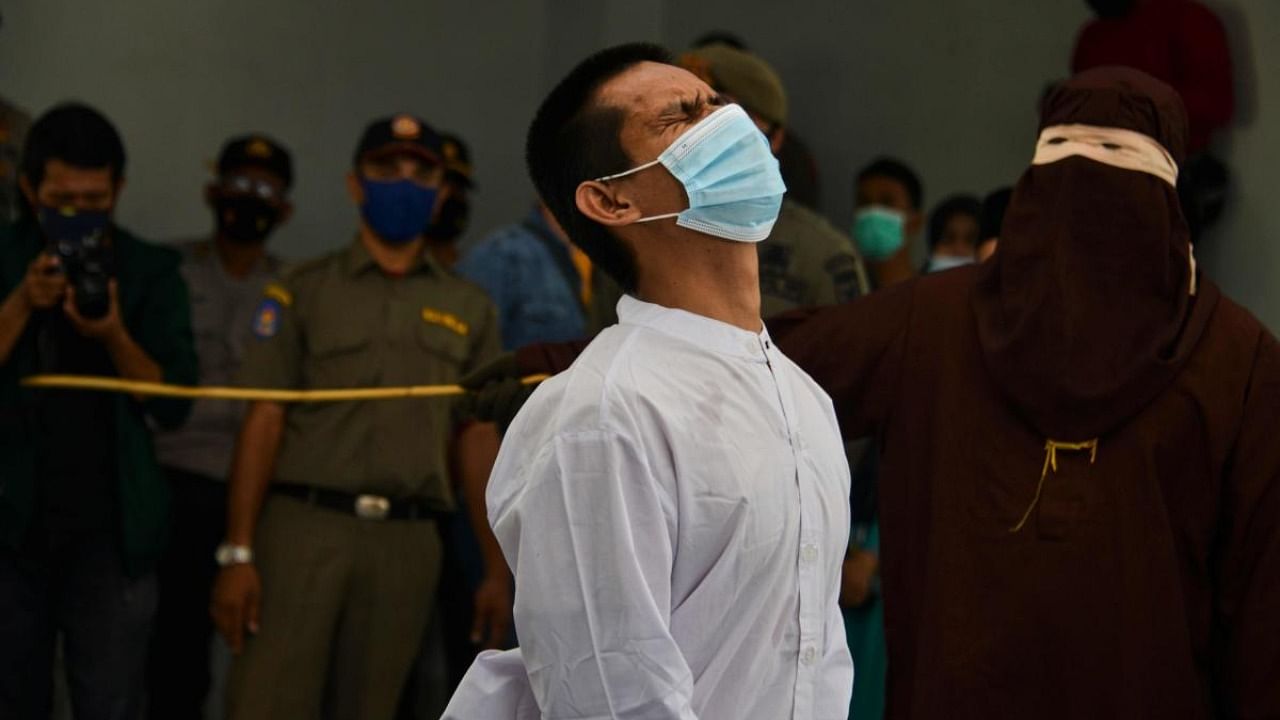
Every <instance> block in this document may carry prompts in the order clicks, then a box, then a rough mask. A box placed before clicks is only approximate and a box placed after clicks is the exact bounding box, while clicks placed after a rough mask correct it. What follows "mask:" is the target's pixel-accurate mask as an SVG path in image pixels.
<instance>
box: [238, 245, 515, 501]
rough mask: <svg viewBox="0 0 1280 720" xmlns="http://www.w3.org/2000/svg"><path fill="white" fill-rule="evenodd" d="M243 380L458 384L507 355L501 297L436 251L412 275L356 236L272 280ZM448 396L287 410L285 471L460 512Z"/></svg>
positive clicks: (287, 478)
mask: <svg viewBox="0 0 1280 720" xmlns="http://www.w3.org/2000/svg"><path fill="white" fill-rule="evenodd" d="M253 332H254V336H255V342H253V343H252V344H251V345H250V347H249V350H248V353H247V354H246V357H245V362H244V365H243V366H242V368H241V371H240V375H239V379H240V383H241V384H242V385H245V386H252V387H265V388H289V389H292V388H298V389H304V388H315V389H328V388H363V387H385V386H400V385H439V384H451V383H454V382H456V381H457V380H458V378H459V377H460V376H461V375H462V374H464V373H466V372H468V371H469V370H471V369H473V368H475V367H476V366H478V365H480V364H482V363H484V362H485V361H487V360H488V359H490V358H491V357H493V356H494V355H496V354H497V353H498V352H499V349H500V342H501V341H500V337H499V334H498V327H497V315H496V312H495V310H494V307H493V304H492V303H491V302H490V301H489V299H488V297H487V296H486V295H485V294H484V292H483V291H481V290H480V288H479V287H477V286H475V285H472V284H471V283H469V282H467V281H465V280H462V279H461V278H459V277H457V276H455V275H453V274H452V273H451V272H449V271H448V270H445V269H444V268H443V267H442V266H440V265H439V264H438V263H437V262H436V261H435V260H433V259H432V258H431V257H430V255H429V253H424V256H423V259H422V262H421V264H419V265H418V266H417V267H416V268H415V269H414V270H412V271H411V272H409V273H408V274H406V275H405V276H403V277H390V276H388V275H386V274H385V273H383V272H382V271H381V270H380V269H379V268H378V266H377V264H376V263H375V262H374V260H373V258H372V257H371V256H370V255H369V253H368V251H367V250H365V248H364V247H363V246H362V245H361V244H360V243H359V241H356V242H355V243H354V244H352V245H351V246H349V247H348V248H346V249H345V250H340V251H336V252H334V253H331V254H329V255H327V256H325V257H322V258H319V259H316V260H313V261H311V262H307V263H303V264H302V265H300V266H298V267H297V268H296V269H294V270H292V271H290V272H288V273H286V274H285V275H284V277H283V278H282V280H281V281H280V282H279V283H277V284H272V285H268V286H267V288H266V291H265V297H264V298H263V300H262V303H261V305H260V306H259V308H258V311H257V313H256V314H255V316H254V328H253ZM454 402H456V401H452V400H450V399H448V398H406V399H394V400H377V401H364V402H338V403H311V404H306V403H299V404H296V405H292V406H290V407H289V412H288V414H287V416H286V422H285V430H284V437H283V439H282V441H281V446H280V452H279V455H278V457H277V459H276V471H275V479H276V481H277V482H282V483H296V484H301V485H310V486H313V487H323V488H331V489H336V490H342V491H345V492H354V493H373V494H378V495H384V496H387V497H391V498H408V497H418V498H423V499H425V500H427V501H429V502H432V503H433V504H435V505H436V506H437V507H438V508H439V509H441V510H448V509H452V507H453V498H452V494H451V492H450V489H449V486H450V483H449V481H448V469H447V468H448V463H447V452H446V450H447V446H448V443H449V441H450V439H451V436H452V430H453V423H452V420H451V414H452V408H453V404H454Z"/></svg>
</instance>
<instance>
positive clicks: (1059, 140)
mask: <svg viewBox="0 0 1280 720" xmlns="http://www.w3.org/2000/svg"><path fill="white" fill-rule="evenodd" d="M1066 141H1067V139H1066V138H1064V137H1056V138H1049V144H1050V145H1061V144H1062V143H1064V142H1066Z"/></svg>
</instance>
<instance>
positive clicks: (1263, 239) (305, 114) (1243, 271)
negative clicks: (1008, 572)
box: [0, 0, 1280, 326]
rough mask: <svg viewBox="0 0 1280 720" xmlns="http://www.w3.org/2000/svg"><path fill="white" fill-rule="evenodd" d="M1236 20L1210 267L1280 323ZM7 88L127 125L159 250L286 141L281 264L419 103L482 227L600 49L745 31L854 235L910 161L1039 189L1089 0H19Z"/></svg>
mask: <svg viewBox="0 0 1280 720" xmlns="http://www.w3.org/2000/svg"><path fill="white" fill-rule="evenodd" d="M1210 1H1211V2H1212V3H1213V5H1214V6H1215V7H1216V8H1218V9H1219V12H1220V14H1222V15H1223V16H1224V17H1225V18H1226V19H1227V21H1228V25H1229V26H1230V28H1231V33H1232V35H1233V41H1234V42H1235V45H1236V47H1235V50H1236V52H1237V55H1238V58H1237V65H1238V66H1239V67H1240V69H1241V72H1240V75H1241V84H1242V92H1241V95H1242V98H1243V104H1244V111H1245V112H1244V117H1243V120H1242V125H1241V127H1239V128H1237V129H1236V130H1235V131H1234V132H1233V133H1231V134H1230V136H1228V137H1227V138H1224V141H1223V142H1222V145H1221V149H1222V151H1223V152H1224V153H1225V155H1226V156H1227V157H1228V159H1229V160H1230V161H1231V162H1232V164H1233V165H1234V167H1235V170H1236V173H1237V176H1236V179H1237V185H1236V187H1237V190H1236V193H1235V196H1234V197H1233V207H1232V216H1231V217H1230V218H1229V219H1228V220H1227V221H1226V223H1224V226H1223V227H1222V228H1221V229H1220V232H1219V233H1218V234H1217V237H1214V238H1210V240H1209V242H1207V243H1206V244H1205V246H1204V248H1203V249H1202V251H1201V255H1202V260H1203V261H1204V264H1205V266H1206V267H1207V268H1209V270H1210V271H1211V272H1212V273H1214V275H1215V276H1216V277H1218V278H1219V280H1220V281H1221V282H1222V284H1223V285H1224V286H1225V287H1226V288H1227V289H1228V291H1229V292H1231V293H1234V294H1235V295H1237V296H1239V297H1240V298H1241V299H1242V300H1243V301H1244V302H1245V303H1246V304H1248V305H1249V306H1250V307H1252V308H1253V309H1255V311H1256V312H1258V313H1259V314H1260V315H1261V316H1262V317H1263V318H1264V319H1266V320H1268V321H1269V322H1271V323H1272V324H1273V325H1278V326H1280V290H1273V289H1272V285H1271V283H1269V282H1268V280H1269V279H1270V277H1271V276H1272V275H1273V274H1274V273H1275V272H1276V271H1277V270H1280V249H1276V248H1273V246H1272V245H1271V243H1270V242H1269V239H1270V237H1271V236H1272V235H1275V234H1276V232H1275V231H1277V230H1280V215H1278V214H1277V213H1275V212H1273V211H1271V208H1270V207H1269V205H1268V203H1267V202H1266V197H1265V195H1264V193H1266V192H1267V191H1268V190H1269V189H1270V187H1271V186H1272V185H1273V184H1274V183H1275V181H1276V180H1277V179H1280V173H1277V171H1276V169H1275V168H1276V159H1277V155H1278V153H1277V150H1278V149H1280V148H1277V145H1278V144H1280V138H1277V135H1276V133H1275V132H1269V131H1268V130H1269V128H1270V127H1274V126H1275V122H1274V121H1273V120H1271V118H1273V117H1275V116H1276V113H1277V112H1280V107H1277V105H1278V104H1280V57H1274V56H1275V55H1277V54H1280V42H1277V40H1280V3H1276V2H1274V0H1210ZM3 11H4V20H5V26H4V28H3V29H0V93H3V94H4V95H6V96H7V97H9V98H11V99H13V100H15V101H17V102H19V103H20V104H23V105H25V106H26V107H27V108H29V109H31V110H33V111H36V112H38V111H40V110H42V109H44V108H46V107H47V106H48V105H49V104H51V103H53V102H55V101H57V100H60V99H64V98H73V97H76V98H83V99H85V100H88V101H90V102H93V103H95V104H97V105H100V106H101V107H102V108H103V109H104V110H106V111H107V112H108V114H110V115H111V117H112V118H113V119H115V120H116V121H117V123H118V124H119V126H120V128H121V130H122V131H123V132H124V134H125V138H126V142H127V144H128V148H129V151H130V155H131V169H130V173H129V175H130V187H129V189H128V192H127V194H126V195H125V198H124V202H123V205H122V207H121V217H122V218H123V220H124V221H125V222H126V223H127V224H129V225H131V226H132V227H134V228H135V229H136V230H138V231H139V232H141V233H144V234H145V235H149V236H151V237H156V238H173V237H178V236H189V235H194V234H200V233H204V232H206V231H207V229H208V226H209V223H210V220H209V215H208V213H207V211H206V210H205V209H204V208H203V207H202V205H201V200H200V193H199V187H200V185H201V184H202V183H203V182H204V181H205V180H206V178H207V177H208V171H207V167H206V163H207V161H208V160H210V159H212V158H213V157H214V155H215V154H216V152H217V149H218V145H219V143H220V142H221V140H222V139H223V138H225V137H226V136H228V135H230V134H232V133H237V132H242V131H245V130H249V129H261V130H265V131H268V132H271V133H273V134H275V135H277V136H278V137H279V138H280V139H282V140H283V141H284V142H286V143H287V144H288V145H290V146H291V147H292V148H293V149H294V151H295V154H296V156H297V165H298V173H299V181H298V186H297V190H296V194H295V199H296V202H297V204H298V215H297V217H296V219H295V220H294V221H293V222H292V223H290V225H289V226H287V227H285V228H284V229H282V230H281V232H280V234H279V236H278V239H277V247H278V249H279V250H280V251H281V252H282V253H284V254H286V255H289V256H295V257H296V256H305V255H311V254H314V253H316V252H319V251H321V250H324V249H327V248H330V247H334V246H336V245H339V244H341V243H343V242H345V241H346V240H347V239H348V237H349V236H350V232H351V231H352V229H353V227H354V217H355V212H354V209H353V208H352V207H351V206H350V204H349V203H348V202H347V199H346V196H345V194H344V191H343V186H342V179H341V176H342V174H343V173H344V172H345V171H346V169H347V167H348V164H349V159H350V155H351V152H352V148H353V145H354V143H355V140H356V137H357V135H358V133H359V131H360V129H361V128H362V127H363V124H364V123H365V122H366V121H367V120H368V119H371V118H372V117H374V116H378V115H384V114H387V113H391V112H393V111H396V110H399V109H408V110H411V111H415V112H418V113H420V114H422V115H423V116H425V117H427V118H428V119H429V120H431V121H432V122H433V123H435V124H438V125H439V126H440V127H442V128H447V129H457V130H460V131H463V132H464V133H465V135H466V136H467V137H468V139H470V140H471V141H472V145H473V147H474V152H475V155H476V166H477V170H478V172H479V182H480V188H481V189H480V194H479V196H478V197H477V200H476V220H475V223H474V227H475V230H474V233H473V234H481V233H483V232H484V231H485V230H488V229H491V228H493V227H494V226H496V225H498V224H501V223H503V222H506V221H508V220H510V219H512V218H514V217H516V216H518V215H519V214H521V213H522V212H523V211H524V208H525V207H526V206H527V204H528V202H529V201H530V198H531V196H532V191H531V188H530V186H529V183H528V181H527V179H526V177H525V174H524V166H523V162H522V159H521V149H522V145H523V139H524V138H523V136H524V131H525V128H526V125H527V123H528V119H529V117H530V116H531V114H532V112H533V109H534V107H535V105H536V103H537V101H538V100H539V99H540V98H541V96H542V94H543V93H545V92H546V90H547V89H548V88H549V86H550V84H551V83H552V82H554V81H555V80H556V79H558V78H559V77H560V76H561V75H562V74H563V73H564V72H565V71H566V70H567V69H568V68H569V67H570V66H571V65H572V64H573V63H574V62H576V61H577V60H578V59H580V58H581V57H583V56H584V55H585V54H586V53H588V52H590V51H591V50H594V49H596V48H599V47H602V46H604V45H606V44H610V43H615V42H621V41H626V40H635V39H644V40H654V41H658V42H663V43H665V44H667V45H669V46H671V47H673V48H677V49H679V48H683V47H685V46H686V45H687V44H688V43H689V41H691V40H692V39H693V38H694V37H696V36H697V35H699V34H701V33H702V32H704V31H706V30H709V29H716V28H722V29H725V30H729V31H732V32H735V33H737V34H739V35H741V36H742V37H743V38H744V39H746V40H747V41H748V42H749V43H750V44H751V45H752V46H753V48H754V49H755V50H756V51H757V52H759V53H760V54H761V55H763V56H764V57H766V58H767V59H768V60H769V61H771V62H772V63H773V64H774V65H775V66H776V67H777V68H778V70H779V72H780V73H781V74H782V76H783V79H784V81H785V82H786V84H787V86H788V89H789V91H790V95H791V100H792V115H793V118H792V125H793V126H794V128H795V129H796V131H797V132H799V133H800V134H801V136H803V137H804V138H805V140H806V141H807V142H808V143H809V145H810V146H811V147H812V148H813V149H814V151H815V152H816V153H817V155H818V159H819V164H820V169H821V174H822V181H823V192H824V194H823V209H824V211H825V212H826V213H827V215H828V216H830V217H831V219H832V220H833V221H834V222H836V223H837V225H839V226H842V227H844V226H847V224H848V221H849V217H850V213H851V206H852V197H851V195H852V192H851V186H852V174H853V172H854V171H855V169H856V168H857V167H859V166H860V165H862V164H863V163H865V162H866V161H868V160H869V159H870V158H872V157H873V156H876V155H879V154H885V153H887V154H893V155H897V156H900V157H902V158H903V159H905V160H907V161H908V162H909V163H911V164H912V165H913V166H915V167H916V168H917V169H918V170H919V171H920V173H921V175H922V176H923V177H924V179H925V188H926V195H927V199H926V202H927V203H928V204H930V205H931V204H932V203H933V202H936V201H937V200H939V199H941V198H942V197H943V196H944V195H946V194H949V193H952V192H957V191H968V192H974V193H982V192H985V191H987V190H990V189H992V188H994V187H996V186H997V185H1000V184H1005V183H1009V182H1011V181H1013V180H1014V179H1016V178H1017V176H1018V174H1019V173H1020V172H1021V170H1022V169H1023V167H1025V165H1026V163H1027V161H1028V159H1029V157H1030V152H1031V146H1032V142H1033V140H1034V131H1035V111H1034V106H1035V101H1036V99H1037V97H1038V96H1039V94H1040V92H1041V90H1042V88H1043V87H1044V85H1045V83H1047V82H1049V81H1050V80H1053V79H1056V78H1060V77H1063V76H1065V75H1066V73H1067V63H1068V57H1069V54H1070V49H1071V45H1072V42H1073V40H1074V36H1075V32H1076V30H1077V28H1078V27H1079V26H1080V24H1081V23H1082V22H1083V21H1084V20H1085V19H1086V17H1087V12H1086V8H1085V4H1084V2H1083V1H1082V0H1053V1H1052V2H1034V3H1033V2H1019V1H1018V0H1003V1H1002V2H990V1H989V0H948V1H947V2H936V1H934V0H899V1H898V2H886V1H884V0H876V1H872V0H863V1H861V2H852V3H851V2H837V1H834V0H827V1H822V2H819V1H817V0H796V1H795V2H790V3H776V2H748V1H744V0H700V1H699V2H697V3H691V2H683V3H681V2H675V1H674V0H598V1H596V2H586V1H585V0H524V1H514V0H507V1H506V2H499V1H496V0H495V1H494V2H474V3H456V2H451V3H444V2H439V1H430V2H423V1H422V0H417V1H411V0H384V1H382V2H362V3H356V2H341V3H337V2H303V1H302V0H276V1H275V2H250V1H248V0H219V2H213V3H174V2H165V1H163V0H116V2H111V3H90V2H84V1H83V0H79V1H77V0H18V1H17V2H9V3H6V4H5V5H4V7H3Z"/></svg>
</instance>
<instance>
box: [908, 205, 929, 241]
mask: <svg viewBox="0 0 1280 720" xmlns="http://www.w3.org/2000/svg"><path fill="white" fill-rule="evenodd" d="M904 229H905V230H906V233H907V237H909V238H913V237H915V236H917V235H919V234H920V231H921V230H923V229H924V213H922V212H920V211H919V210H912V211H911V212H910V213H908V214H907V222H906V226H905V228H904Z"/></svg>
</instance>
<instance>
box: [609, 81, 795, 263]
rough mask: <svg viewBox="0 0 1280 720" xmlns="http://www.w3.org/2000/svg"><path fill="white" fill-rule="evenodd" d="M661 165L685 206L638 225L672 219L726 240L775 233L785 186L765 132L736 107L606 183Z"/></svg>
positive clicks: (717, 113) (724, 110) (746, 239)
mask: <svg viewBox="0 0 1280 720" xmlns="http://www.w3.org/2000/svg"><path fill="white" fill-rule="evenodd" d="M655 165H662V166H663V167H665V168H666V169H667V171H668V172H670V173H671V175H672V176H674V177H675V179H676V180H679V181H680V184H681V185H683V186H684V191H685V194H686V195H688V196H689V208H688V209H687V210H684V211H682V212H678V213H668V214H666V215H652V216H649V217H644V218H640V219H639V220H637V221H636V222H651V221H653V220H662V219H664V218H676V224H677V225H679V226H680V227H684V228H689V229H690V230H697V231H698V232H702V233H706V234H707V235H713V236H715V237H718V238H723V239H725V240H736V241H738V242H760V241H761V240H764V239H765V238H767V237H769V233H771V232H773V224H774V223H775V222H776V221H777V220H778V212H779V211H780V210H781V209H782V196H783V194H784V193H786V191H787V186H786V184H785V183H783V182H782V173H781V172H779V170H778V160H777V158H775V157H774V156H773V152H772V151H771V150H770V149H769V143H768V141H767V140H765V137H764V133H761V132H760V128H758V127H756V124H755V123H754V122H752V121H751V117H750V116H748V115H747V113H746V111H745V110H743V109H742V107H741V106H739V105H726V106H725V107H722V108H720V109H719V110H716V111H715V112H713V113H711V114H710V115H708V116H707V117H705V118H703V119H702V120H701V121H699V122H698V124H696V125H694V126H693V127H692V128H689V130H687V131H686V132H685V133H684V134H683V135H681V136H680V137H678V138H676V140H675V142H673V143H671V145H670V146H669V147H668V148H667V149H666V150H664V151H662V154H661V155H659V156H658V159H657V160H654V161H652V162H648V163H645V164H644V165H640V166H639V167H635V168H632V169H630V170H628V171H626V172H622V173H618V174H616V175H609V176H607V177H602V178H597V180H598V181H599V182H607V181H609V180H616V179H618V178H621V177H626V176H628V175H631V174H633V173H638V172H640V171H641V170H645V169H647V168H651V167H653V166H655Z"/></svg>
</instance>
